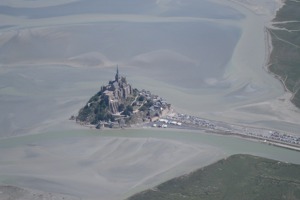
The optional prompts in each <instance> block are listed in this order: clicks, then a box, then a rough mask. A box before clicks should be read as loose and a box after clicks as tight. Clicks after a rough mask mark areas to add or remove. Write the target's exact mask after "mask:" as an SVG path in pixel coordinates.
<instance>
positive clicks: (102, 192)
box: [0, 133, 225, 200]
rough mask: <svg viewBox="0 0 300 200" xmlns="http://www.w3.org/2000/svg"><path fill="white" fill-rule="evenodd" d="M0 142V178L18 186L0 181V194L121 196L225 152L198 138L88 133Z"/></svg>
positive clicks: (111, 198) (21, 196) (2, 196)
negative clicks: (183, 139) (162, 137)
mask: <svg viewBox="0 0 300 200" xmlns="http://www.w3.org/2000/svg"><path fill="white" fill-rule="evenodd" d="M124 134H125V133H124ZM141 134H142V133H141ZM0 146H1V147H0V148H1V153H0V177H1V180H2V181H1V182H2V183H4V184H6V185H16V186H18V187H20V188H15V187H4V186H3V187H2V193H0V199H1V200H2V199H9V198H7V197H8V196H10V197H11V198H13V199H26V198H29V197H30V196H31V197H32V198H33V199H60V198H62V197H66V199H76V198H81V199H99V200H102V199H103V200H107V199H109V200H114V199H124V198H125V197H126V196H128V195H131V194H134V193H135V192H137V191H140V190H142V189H145V188H149V187H152V186H155V185H156V184H158V183H160V182H161V181H164V180H167V179H170V178H172V177H174V176H178V175H181V174H184V173H187V172H189V171H192V170H195V169H197V168H199V167H201V166H204V165H207V164H210V163H212V162H215V161H216V160H218V159H220V158H222V157H224V156H225V154H224V153H223V152H222V151H221V150H219V149H218V148H216V147H213V146H210V145H205V144H200V143H199V144H196V143H194V144H192V143H190V142H186V141H185V142H184V141H183V142H181V141H179V140H172V139H156V138H151V137H147V138H134V137H131V138H127V137H103V136H98V135H96V134H95V135H91V134H88V133H87V134H86V135H84V134H81V135H79V136H76V134H75V135H74V136H73V135H72V134H68V135H64V133H58V134H56V135H55V136H54V135H53V134H46V135H42V136H38V135H37V136H28V137H27V136H25V137H18V138H13V139H7V140H1V141H0ZM22 187H24V188H32V189H35V190H37V191H43V192H44V193H41V192H36V193H35V192H32V191H30V190H26V189H21V188H22ZM13 191H15V192H13ZM12 194H13V195H12ZM34 194H35V195H34ZM55 194H59V195H58V196H56V195H55ZM40 196H43V198H40Z"/></svg>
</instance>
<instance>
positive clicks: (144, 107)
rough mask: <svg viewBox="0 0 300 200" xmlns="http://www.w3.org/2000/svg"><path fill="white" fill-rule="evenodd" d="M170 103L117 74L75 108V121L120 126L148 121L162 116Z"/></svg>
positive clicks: (92, 124)
mask: <svg viewBox="0 0 300 200" xmlns="http://www.w3.org/2000/svg"><path fill="white" fill-rule="evenodd" d="M170 107H171V104H169V103H168V102H166V101H165V100H163V99H162V98H161V97H159V96H158V95H154V94H152V93H151V92H150V91H146V90H144V89H143V90H138V89H136V88H134V89H133V87H132V86H131V85H130V84H129V83H128V82H127V80H126V77H124V76H120V75H119V68H118V66H117V71H116V75H115V79H114V80H111V81H109V83H108V85H106V86H101V89H100V91H99V92H97V93H96V94H95V95H94V96H93V97H91V98H90V100H89V101H88V102H87V103H86V105H85V106H84V107H83V108H81V109H80V110H79V113H78V116H77V117H73V118H74V119H75V118H76V122H77V123H80V124H82V125H91V126H94V127H96V128H98V129H99V128H102V127H109V128H122V127H126V126H131V125H133V124H139V123H143V122H151V121H153V120H156V119H158V118H159V117H162V116H164V115H165V114H166V113H168V111H169V110H170Z"/></svg>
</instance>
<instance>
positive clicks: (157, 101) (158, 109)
mask: <svg viewBox="0 0 300 200" xmlns="http://www.w3.org/2000/svg"><path fill="white" fill-rule="evenodd" d="M139 96H142V97H144V98H145V100H146V101H147V102H150V105H149V107H148V108H147V109H148V112H149V116H150V117H151V119H152V120H155V119H156V118H157V117H159V116H162V115H165V114H166V113H165V112H166V111H167V110H169V109H170V107H171V104H169V103H168V102H167V101H165V100H164V99H162V98H161V97H159V96H158V95H154V94H151V92H150V91H146V90H141V91H140V92H139Z"/></svg>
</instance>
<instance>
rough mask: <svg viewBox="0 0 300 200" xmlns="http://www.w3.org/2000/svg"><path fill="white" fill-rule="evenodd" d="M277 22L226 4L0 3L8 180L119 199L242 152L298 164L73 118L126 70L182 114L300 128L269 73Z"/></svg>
mask: <svg viewBox="0 0 300 200" xmlns="http://www.w3.org/2000/svg"><path fill="white" fill-rule="evenodd" d="M133 5H134V6H133ZM272 5H273V4H272ZM274 5H275V7H276V5H277V4H274ZM264 8H266V9H267V10H268V7H264ZM276 8H277V7H276ZM270 15H271V14H270V13H267V14H263V15H262V14H260V15H257V14H256V13H255V12H252V10H251V9H247V7H243V6H241V5H239V4H236V3H233V2H232V1H221V0H220V1H208V0H202V1H196V0H185V1H183V0H182V1H172V0H171V1H169V0H157V1H154V0H153V1H147V2H142V3H141V2H140V1H138V0H131V1H129V0H128V1H118V2H116V1H110V2H108V1H104V0H86V1H81V0H76V1H73V0H64V1H43V3H42V2H35V4H33V2H31V1H25V0H24V1H22V0H13V1H1V2H0V110H1V112H0V127H1V129H0V136H1V140H0V148H1V151H0V158H1V159H0V182H1V185H3V186H4V187H6V186H7V187H10V186H14V187H17V188H14V189H12V190H18V188H19V189H20V193H22V194H24V193H26V195H30V194H33V193H32V191H33V190H34V191H37V192H36V193H38V194H44V195H45V196H44V197H47V198H48V197H49V196H47V194H49V193H51V194H57V195H58V196H59V197H68V198H75V199H76V198H81V199H112V200H114V199H124V198H126V197H129V196H131V195H132V194H134V193H136V192H139V191H142V190H144V189H147V188H151V187H153V186H155V185H157V184H159V183H161V182H163V181H166V180H168V179H170V178H173V177H176V176H180V175H183V174H185V173H188V172H190V171H193V170H196V169H197V168H199V167H201V166H205V165H208V164H211V163H213V162H215V161H217V160H219V159H220V158H223V157H226V156H228V155H232V154H236V153H248V154H253V155H259V156H263V157H268V158H272V159H277V160H281V161H285V162H292V163H299V155H298V153H297V152H293V151H289V150H286V149H281V148H276V147H272V146H268V145H265V144H260V143H255V142H250V141H244V140H241V139H237V138H227V137H224V136H212V135H205V134H202V132H198V133H191V132H176V131H153V130H151V129H150V130H145V129H141V130H126V131H116V132H115V131H105V132H95V131H93V130H86V129H85V128H84V127H80V126H78V125H76V124H74V123H73V122H72V121H69V120H68V118H69V117H70V116H71V115H76V114H77V112H78V109H79V108H81V107H82V106H83V105H84V104H85V103H86V102H87V100H88V99H89V97H91V96H92V95H93V94H94V93H95V92H97V91H99V89H100V86H101V85H103V84H105V83H106V82H107V80H108V79H109V78H110V77H111V79H113V75H114V73H115V67H116V65H117V64H118V65H119V67H120V71H121V72H122V74H124V75H125V76H127V77H128V80H130V81H131V80H132V82H131V83H132V84H133V85H137V86H138V87H139V88H144V89H147V90H150V91H152V92H153V93H156V94H158V95H159V96H162V97H165V98H166V99H167V100H168V102H170V103H172V105H174V106H175V108H176V109H177V110H178V111H182V112H186V113H191V114H194V115H199V116H202V117H207V118H212V119H217V120H224V121H229V122H234V123H242V124H250V125H253V126H261V127H271V128H274V127H276V128H278V129H283V130H285V131H289V132H293V133H298V132H297V131H298V130H299V129H300V128H299V122H298V119H299V113H298V112H297V111H295V110H294V108H293V107H287V106H286V105H288V106H289V104H288V101H285V98H283V97H282V95H284V94H285V92H284V89H283V87H282V85H281V84H280V82H278V81H277V80H276V79H274V78H273V77H272V76H270V75H269V74H267V73H266V71H265V68H264V66H265V63H266V62H265V61H266V60H267V56H268V53H267V52H266V51H265V50H266V47H267V45H266V41H265V35H264V28H265V22H267V20H266V21H264V20H265V19H266V18H269V17H270ZM265 16H267V17H266V18H265ZM12 136H14V137H15V138H11V137H12ZM5 137H8V139H7V138H5ZM25 191H27V192H25ZM8 193H10V189H8V190H7V192H6V193H1V194H5V195H6V194H8ZM1 194H0V195H1ZM60 195H65V196H60ZM54 196H55V195H54ZM4 198H6V196H5V197H4ZM51 198H52V197H49V199H51ZM32 199H34V198H32Z"/></svg>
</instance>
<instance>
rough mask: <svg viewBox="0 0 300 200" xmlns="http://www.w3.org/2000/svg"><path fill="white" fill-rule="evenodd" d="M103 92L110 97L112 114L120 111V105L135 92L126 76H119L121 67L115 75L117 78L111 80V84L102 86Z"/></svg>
mask: <svg viewBox="0 0 300 200" xmlns="http://www.w3.org/2000/svg"><path fill="white" fill-rule="evenodd" d="M101 92H102V93H103V94H104V95H105V96H106V98H108V102H109V109H110V111H111V113H112V114H117V113H118V107H119V105H120V104H121V103H122V102H124V101H125V100H126V99H127V98H128V97H130V96H131V95H132V94H133V90H132V87H131V85H130V84H128V83H127V80H126V77H123V76H119V68H118V67H117V72H116V75H115V80H113V81H109V84H108V85H106V86H102V87H101Z"/></svg>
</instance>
